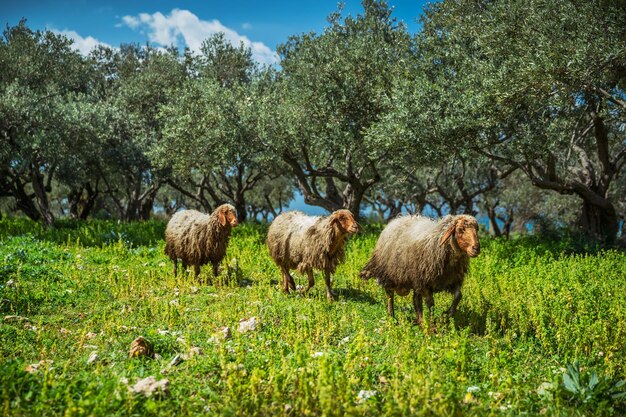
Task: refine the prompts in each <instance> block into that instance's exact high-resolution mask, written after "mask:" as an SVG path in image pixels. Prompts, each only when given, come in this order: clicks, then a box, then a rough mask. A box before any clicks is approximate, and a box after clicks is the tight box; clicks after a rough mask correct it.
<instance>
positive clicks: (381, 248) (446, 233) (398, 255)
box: [360, 215, 480, 324]
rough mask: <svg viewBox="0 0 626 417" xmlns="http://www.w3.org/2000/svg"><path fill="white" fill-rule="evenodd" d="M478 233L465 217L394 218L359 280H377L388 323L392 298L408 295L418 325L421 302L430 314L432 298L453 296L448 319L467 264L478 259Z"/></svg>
mask: <svg viewBox="0 0 626 417" xmlns="http://www.w3.org/2000/svg"><path fill="white" fill-rule="evenodd" d="M477 232H478V222H477V221H476V219H475V218H474V217H472V216H469V215H457V216H451V215H448V216H446V217H444V218H442V219H440V220H439V221H433V220H431V219H429V218H427V217H422V216H403V217H399V218H396V219H394V220H392V221H391V222H390V223H389V224H388V225H387V227H385V229H384V230H383V231H382V233H381V235H380V237H379V238H378V241H377V242H376V246H375V248H374V252H373V253H372V256H371V258H370V260H369V261H368V263H367V264H366V265H365V267H364V268H363V269H362V270H361V273H360V276H361V277H362V278H364V279H369V278H372V277H376V278H377V280H378V283H379V284H380V285H381V286H382V287H383V288H384V289H385V292H386V293H387V296H388V302H387V309H388V311H389V314H390V315H391V316H392V317H393V316H394V308H393V297H394V293H398V295H402V296H404V295H407V294H408V293H409V292H410V291H411V290H413V307H414V308H415V314H416V322H417V323H418V324H421V322H422V297H423V298H424V300H425V301H426V305H427V306H428V309H429V310H430V311H431V312H432V308H433V306H434V305H435V301H434V299H433V293H437V292H441V291H448V292H451V293H453V294H454V299H453V301H452V305H451V306H450V308H449V309H448V311H447V312H446V314H448V315H449V316H451V315H453V314H454V313H455V311H456V308H457V306H458V304H459V301H461V286H462V285H463V279H464V278H465V274H466V272H467V270H468V267H469V258H470V257H472V258H473V257H476V256H478V254H479V253H480V243H479V241H478V234H477Z"/></svg>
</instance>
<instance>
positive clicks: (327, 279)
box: [324, 272, 336, 301]
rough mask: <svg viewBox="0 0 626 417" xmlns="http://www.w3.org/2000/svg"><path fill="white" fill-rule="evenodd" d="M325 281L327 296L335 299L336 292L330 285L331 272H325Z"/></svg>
mask: <svg viewBox="0 0 626 417" xmlns="http://www.w3.org/2000/svg"><path fill="white" fill-rule="evenodd" d="M324 282H325V283H326V298H328V299H329V300H330V301H335V300H336V298H335V294H333V291H332V289H331V287H330V274H329V273H328V272H324Z"/></svg>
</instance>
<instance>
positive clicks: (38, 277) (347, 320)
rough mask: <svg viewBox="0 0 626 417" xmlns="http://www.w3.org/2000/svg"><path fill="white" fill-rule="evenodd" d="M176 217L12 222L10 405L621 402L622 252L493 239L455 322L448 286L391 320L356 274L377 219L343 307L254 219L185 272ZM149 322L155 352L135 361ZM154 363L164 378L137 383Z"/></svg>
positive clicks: (609, 411) (444, 410) (388, 406)
mask: <svg viewBox="0 0 626 417" xmlns="http://www.w3.org/2000/svg"><path fill="white" fill-rule="evenodd" d="M164 226H165V225H164V223H162V222H158V221H149V222H143V223H130V224H129V223H117V222H107V221H89V222H82V223H79V222H69V221H61V222H59V223H58V224H57V225H56V227H55V228H53V229H45V228H42V227H41V226H39V225H38V224H36V223H33V222H31V221H26V220H20V219H12V220H11V219H8V220H7V219H5V220H3V221H0V299H1V307H0V309H1V312H2V321H1V322H0V414H2V415H7V416H12V415H16V416H20V415H37V416H46V415H95V416H115V415H166V416H172V415H224V416H230V415H241V416H247V415H261V416H280V415H284V416H317V415H326V416H343V415H372V416H375V415H392V416H404V415H417V416H421V415H424V416H430V415H441V416H460V415H481V416H483V415H511V416H520V415H540V414H541V415H563V416H570V415H597V416H602V415H604V416H614V415H624V414H625V413H626V385H625V384H624V382H623V379H624V378H626V369H625V365H626V303H625V302H624V288H625V284H626V255H625V254H624V253H623V252H621V251H618V250H595V249H590V248H583V247H582V246H580V245H577V244H575V243H574V242H573V241H570V240H568V239H565V238H563V239H561V240H552V241H548V240H541V239H539V238H536V237H515V238H513V239H512V240H511V241H505V240H494V239H489V238H487V237H483V238H482V246H483V250H482V252H481V255H480V256H479V257H478V258H476V259H473V260H472V261H471V270H470V273H469V275H468V276H467V278H466V281H465V286H464V292H463V294H464V297H463V300H462V301H461V304H460V307H459V311H458V312H457V314H456V315H455V316H454V318H453V319H452V320H450V321H444V320H443V319H442V318H441V314H442V312H443V311H444V310H445V309H446V308H447V306H448V304H449V303H450V302H451V296H450V295H448V294H437V295H436V296H435V303H436V306H435V312H434V314H433V316H432V317H428V316H427V318H428V322H429V323H428V327H425V328H424V329H422V328H420V327H417V326H415V325H413V324H412V320H413V318H414V312H413V309H412V304H411V299H410V297H398V298H396V320H393V319H391V318H389V317H388V316H387V314H386V309H385V295H384V292H383V291H382V289H381V288H379V287H378V284H377V283H376V282H374V281H362V280H360V279H359V278H358V272H359V270H360V268H361V267H362V266H363V265H364V263H365V262H366V260H367V258H368V255H369V254H370V252H371V250H372V248H373V246H374V243H375V241H376V238H377V236H378V233H379V232H380V230H381V227H380V226H371V227H369V228H366V231H365V232H363V233H360V234H359V235H357V236H354V237H353V238H352V239H351V240H350V242H349V244H348V248H347V256H346V261H345V263H344V264H343V265H342V266H341V267H340V268H339V269H338V271H337V273H336V275H335V276H334V284H333V285H334V288H335V292H336V293H337V295H338V301H337V302H334V303H330V302H328V301H327V300H326V296H325V292H324V284H323V279H322V277H321V276H319V275H317V276H316V278H317V282H316V286H315V287H314V288H313V289H312V290H311V292H310V293H309V295H308V296H306V297H303V296H301V295H298V294H289V295H285V294H283V293H282V292H280V291H279V290H278V289H277V284H278V281H279V279H280V275H279V271H278V269H277V268H276V267H275V265H274V264H273V263H272V261H271V259H270V258H269V256H268V253H267V249H266V247H265V233H266V230H267V228H266V227H264V226H260V225H243V226H241V227H238V228H236V229H235V230H234V233H233V236H232V237H231V241H230V245H229V248H228V254H227V258H226V259H225V260H224V262H223V263H222V266H221V275H220V277H219V278H218V279H216V280H214V282H213V285H210V286H209V285H206V284H202V283H200V282H197V281H196V280H195V279H194V277H193V274H189V275H179V277H178V278H174V276H173V274H172V265H171V262H170V261H169V260H168V259H167V258H166V257H165V255H164V253H163V247H164V242H163V230H164ZM209 270H210V268H204V269H203V273H202V274H203V275H204V274H206V273H209ZM295 278H296V281H297V283H298V284H304V283H305V281H306V279H305V278H304V277H302V276H298V275H296V276H295ZM251 317H256V318H257V320H258V325H257V327H256V328H255V329H254V330H251V331H248V332H245V333H240V332H239V331H238V328H239V322H240V320H242V319H249V318H251ZM224 326H228V327H229V328H230V329H231V331H232V336H231V337H230V338H223V337H222V335H223V333H222V332H221V331H220V329H221V328H222V327H224ZM138 336H143V337H145V338H146V339H147V340H148V341H149V342H150V343H151V344H152V345H153V347H154V352H155V353H156V357H155V358H154V359H149V358H145V357H138V358H130V357H129V348H130V345H131V342H132V341H133V340H134V339H135V338H137V337H138ZM94 352H95V354H94ZM35 364H36V366H33V365H35ZM149 376H154V377H155V379H156V380H163V379H167V391H166V392H163V391H158V392H155V393H154V394H152V395H150V396H149V397H148V396H146V395H144V394H143V393H135V392H134V391H132V389H131V388H132V387H133V386H134V385H135V384H136V383H137V381H139V380H141V379H143V378H146V377H149Z"/></svg>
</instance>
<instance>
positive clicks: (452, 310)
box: [446, 285, 463, 317]
mask: <svg viewBox="0 0 626 417" xmlns="http://www.w3.org/2000/svg"><path fill="white" fill-rule="evenodd" d="M462 296H463V294H461V286H460V285H458V286H457V287H456V288H454V298H453V299H452V305H451V306H450V308H449V309H448V311H446V315H447V316H448V317H450V316H453V315H454V313H455V312H456V307H457V306H458V305H459V302H460V301H461V297H462Z"/></svg>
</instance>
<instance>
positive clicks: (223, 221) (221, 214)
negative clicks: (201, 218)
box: [217, 210, 226, 226]
mask: <svg viewBox="0 0 626 417" xmlns="http://www.w3.org/2000/svg"><path fill="white" fill-rule="evenodd" d="M217 219H218V220H219V221H220V224H221V225H222V226H226V215H225V214H224V211H223V210H221V211H220V212H219V213H218V214H217Z"/></svg>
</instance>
